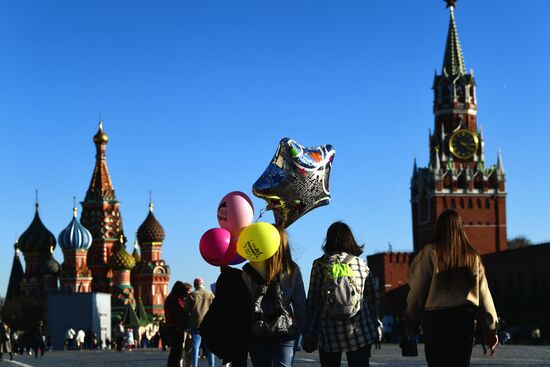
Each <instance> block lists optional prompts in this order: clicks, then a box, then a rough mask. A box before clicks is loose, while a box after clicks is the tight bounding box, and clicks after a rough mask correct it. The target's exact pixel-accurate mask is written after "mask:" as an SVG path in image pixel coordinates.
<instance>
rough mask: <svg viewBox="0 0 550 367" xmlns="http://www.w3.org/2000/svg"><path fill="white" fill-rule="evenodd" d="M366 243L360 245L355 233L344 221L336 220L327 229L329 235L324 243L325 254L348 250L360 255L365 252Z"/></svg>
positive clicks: (351, 253) (349, 252) (350, 252)
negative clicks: (356, 240) (354, 235)
mask: <svg viewBox="0 0 550 367" xmlns="http://www.w3.org/2000/svg"><path fill="white" fill-rule="evenodd" d="M363 247H364V245H358V244H357V242H355V238H354V237H353V233H352V232H351V229H350V228H349V227H348V225H347V224H346V223H344V222H340V221H338V222H334V223H332V224H331V225H330V227H328V229H327V237H326V238H325V243H324V244H323V247H322V249H323V252H324V253H325V254H330V253H335V252H347V253H348V254H350V255H354V256H360V255H361V254H362V253H363Z"/></svg>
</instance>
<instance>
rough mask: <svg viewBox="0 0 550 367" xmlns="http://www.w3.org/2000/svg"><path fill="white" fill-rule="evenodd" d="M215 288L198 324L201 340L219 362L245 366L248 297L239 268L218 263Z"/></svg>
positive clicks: (250, 308) (248, 311) (248, 321)
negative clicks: (209, 303)
mask: <svg viewBox="0 0 550 367" xmlns="http://www.w3.org/2000/svg"><path fill="white" fill-rule="evenodd" d="M215 289H216V294H215V296H216V297H215V298H214V301H212V304H211V305H210V308H209V309H208V312H207V313H206V315H205V316H204V318H203V320H202V322H201V325H200V333H201V339H202V343H203V344H204V345H206V347H207V348H208V350H209V351H210V352H211V353H214V354H215V355H216V357H218V358H220V359H222V366H226V365H228V364H230V365H231V367H246V362H247V359H248V349H249V345H250V323H251V315H252V301H251V299H250V293H249V291H248V288H247V286H246V284H245V283H244V280H243V276H242V270H240V269H235V268H232V267H230V266H221V267H220V275H219V276H218V279H217V280H216V286H215Z"/></svg>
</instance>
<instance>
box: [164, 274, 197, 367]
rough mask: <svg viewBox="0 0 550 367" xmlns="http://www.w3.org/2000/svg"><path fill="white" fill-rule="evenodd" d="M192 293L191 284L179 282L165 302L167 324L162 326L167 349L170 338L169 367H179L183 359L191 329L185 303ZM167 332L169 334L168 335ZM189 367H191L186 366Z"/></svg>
mask: <svg viewBox="0 0 550 367" xmlns="http://www.w3.org/2000/svg"><path fill="white" fill-rule="evenodd" d="M190 293H191V284H189V283H183V282H181V281H177V282H176V283H175V284H174V286H173V287H172V291H171V292H170V294H168V296H167V297H166V300H165V301H164V313H165V315H166V324H165V326H161V331H162V332H163V333H164V335H163V348H165V341H166V334H169V338H170V354H169V355H168V363H167V367H179V366H180V361H181V359H182V357H183V348H184V343H185V340H186V336H187V332H186V330H187V328H188V327H189V315H188V313H187V311H186V310H185V302H186V301H187V298H188V296H189V294H190ZM164 330H167V331H168V333H166V331H164ZM185 367H189V366H187V365H186V366H185Z"/></svg>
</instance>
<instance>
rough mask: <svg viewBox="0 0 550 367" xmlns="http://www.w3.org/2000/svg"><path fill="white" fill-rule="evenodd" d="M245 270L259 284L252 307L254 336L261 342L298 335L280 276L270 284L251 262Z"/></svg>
mask: <svg viewBox="0 0 550 367" xmlns="http://www.w3.org/2000/svg"><path fill="white" fill-rule="evenodd" d="M243 270H244V271H246V272H247V274H248V275H250V277H251V278H252V280H254V282H255V283H256V284H257V285H258V289H257V291H256V296H255V298H254V305H253V309H252V324H251V330H250V331H251V334H252V337H253V338H254V339H256V340H258V341H260V342H281V341H286V340H291V339H293V338H294V337H295V336H296V326H295V325H294V318H293V316H292V311H291V309H290V306H289V305H285V303H284V301H283V291H282V289H281V283H280V278H279V276H276V277H275V278H274V279H273V280H272V281H271V282H270V283H269V284H268V283H267V282H266V281H265V280H264V278H263V277H262V276H261V275H260V274H259V273H258V272H257V271H256V269H254V268H253V267H252V266H251V265H250V264H246V265H245V266H244V267H243Z"/></svg>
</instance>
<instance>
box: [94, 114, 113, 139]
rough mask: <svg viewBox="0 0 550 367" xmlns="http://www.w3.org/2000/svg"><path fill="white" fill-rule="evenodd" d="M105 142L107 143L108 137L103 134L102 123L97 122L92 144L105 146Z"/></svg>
mask: <svg viewBox="0 0 550 367" xmlns="http://www.w3.org/2000/svg"><path fill="white" fill-rule="evenodd" d="M107 142H109V137H108V136H107V134H105V133H104V132H103V121H101V120H99V130H98V131H97V134H95V135H94V143H96V144H107Z"/></svg>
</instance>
